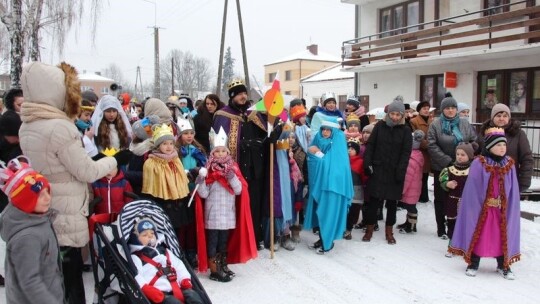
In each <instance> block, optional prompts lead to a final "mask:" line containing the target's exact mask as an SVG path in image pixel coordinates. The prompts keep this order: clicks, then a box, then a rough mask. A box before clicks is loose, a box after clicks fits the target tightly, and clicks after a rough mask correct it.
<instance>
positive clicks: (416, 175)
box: [401, 150, 424, 204]
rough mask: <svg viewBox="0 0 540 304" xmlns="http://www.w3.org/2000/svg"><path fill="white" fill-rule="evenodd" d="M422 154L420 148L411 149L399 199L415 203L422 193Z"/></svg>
mask: <svg viewBox="0 0 540 304" xmlns="http://www.w3.org/2000/svg"><path fill="white" fill-rule="evenodd" d="M423 166H424V156H423V154H422V152H420V150H412V152H411V157H410V158H409V166H407V174H406V175H405V183H404V184H403V196H402V197H401V201H402V202H404V203H407V204H416V203H417V202H418V199H419V198H420V194H421V193H422V167H423Z"/></svg>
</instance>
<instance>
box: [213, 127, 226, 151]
mask: <svg viewBox="0 0 540 304" xmlns="http://www.w3.org/2000/svg"><path fill="white" fill-rule="evenodd" d="M227 139H228V138H227V133H225V130H223V127H219V132H217V134H216V135H214V141H213V143H214V144H213V145H212V146H213V147H214V148H215V147H227Z"/></svg>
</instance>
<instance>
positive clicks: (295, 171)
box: [289, 153, 304, 192]
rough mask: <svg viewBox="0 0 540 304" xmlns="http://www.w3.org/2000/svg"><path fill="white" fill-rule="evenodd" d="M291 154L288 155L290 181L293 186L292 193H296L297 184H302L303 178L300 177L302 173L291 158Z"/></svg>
mask: <svg viewBox="0 0 540 304" xmlns="http://www.w3.org/2000/svg"><path fill="white" fill-rule="evenodd" d="M291 154H292V153H291ZM291 154H289V165H290V173H291V180H292V182H293V186H294V191H295V192H296V191H298V183H299V182H302V181H303V180H304V178H303V177H302V172H301V171H300V168H299V167H298V164H297V163H296V161H295V160H294V158H293V155H291Z"/></svg>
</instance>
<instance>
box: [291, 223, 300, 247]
mask: <svg viewBox="0 0 540 304" xmlns="http://www.w3.org/2000/svg"><path fill="white" fill-rule="evenodd" d="M301 230H302V228H301V227H300V226H299V225H292V226H291V239H292V241H293V242H295V243H300V231H301Z"/></svg>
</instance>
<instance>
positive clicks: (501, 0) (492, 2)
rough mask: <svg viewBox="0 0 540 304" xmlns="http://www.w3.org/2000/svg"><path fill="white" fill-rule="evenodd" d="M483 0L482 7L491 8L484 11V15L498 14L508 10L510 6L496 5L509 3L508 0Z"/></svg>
mask: <svg viewBox="0 0 540 304" xmlns="http://www.w3.org/2000/svg"><path fill="white" fill-rule="evenodd" d="M483 1H484V9H486V8H490V7H492V9H490V10H488V11H486V12H485V13H484V15H485V16H487V15H495V14H500V13H502V12H508V11H509V10H510V6H504V7H498V6H501V5H505V4H509V3H510V0H483Z"/></svg>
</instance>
